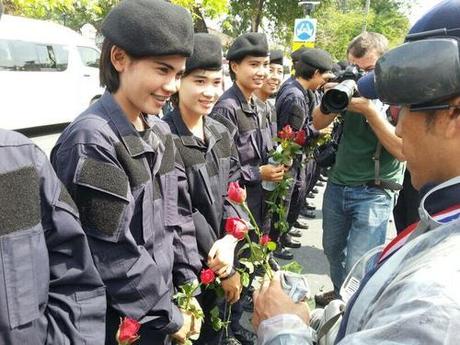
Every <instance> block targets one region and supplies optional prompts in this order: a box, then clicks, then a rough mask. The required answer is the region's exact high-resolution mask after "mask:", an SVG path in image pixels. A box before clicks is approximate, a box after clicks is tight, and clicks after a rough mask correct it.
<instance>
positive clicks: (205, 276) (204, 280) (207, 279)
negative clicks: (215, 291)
mask: <svg viewBox="0 0 460 345" xmlns="http://www.w3.org/2000/svg"><path fill="white" fill-rule="evenodd" d="M200 280H201V284H204V285H209V284H212V283H213V282H214V280H216V275H215V273H214V272H213V270H212V269H210V268H206V269H202V270H201V273H200Z"/></svg>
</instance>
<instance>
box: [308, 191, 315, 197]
mask: <svg viewBox="0 0 460 345" xmlns="http://www.w3.org/2000/svg"><path fill="white" fill-rule="evenodd" d="M307 198H309V199H314V198H315V194H313V193H312V192H310V193H308V194H307Z"/></svg>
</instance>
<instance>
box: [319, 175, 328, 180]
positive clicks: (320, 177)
mask: <svg viewBox="0 0 460 345" xmlns="http://www.w3.org/2000/svg"><path fill="white" fill-rule="evenodd" d="M318 181H321V182H327V177H325V176H323V175H320V176H319V178H318Z"/></svg>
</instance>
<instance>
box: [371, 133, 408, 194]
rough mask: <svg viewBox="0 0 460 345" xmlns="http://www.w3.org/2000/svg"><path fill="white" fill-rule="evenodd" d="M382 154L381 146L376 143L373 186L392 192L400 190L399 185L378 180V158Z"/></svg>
mask: <svg viewBox="0 0 460 345" xmlns="http://www.w3.org/2000/svg"><path fill="white" fill-rule="evenodd" d="M381 154H382V144H381V143H380V141H379V142H378V143H377V148H376V150H375V153H374V156H373V157H372V159H373V160H374V186H375V187H379V188H382V189H390V190H392V191H397V190H401V189H402V186H401V185H400V184H399V183H396V182H393V181H386V180H382V179H381V178H380V156H381Z"/></svg>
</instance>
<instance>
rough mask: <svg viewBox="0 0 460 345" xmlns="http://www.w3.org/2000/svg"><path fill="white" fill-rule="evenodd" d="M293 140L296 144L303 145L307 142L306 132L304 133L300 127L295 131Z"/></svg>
mask: <svg viewBox="0 0 460 345" xmlns="http://www.w3.org/2000/svg"><path fill="white" fill-rule="evenodd" d="M294 141H295V143H296V144H297V145H300V146H304V145H305V143H306V142H307V133H305V131H304V130H303V129H301V130H300V131H298V132H297V133H296V135H295V138H294Z"/></svg>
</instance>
